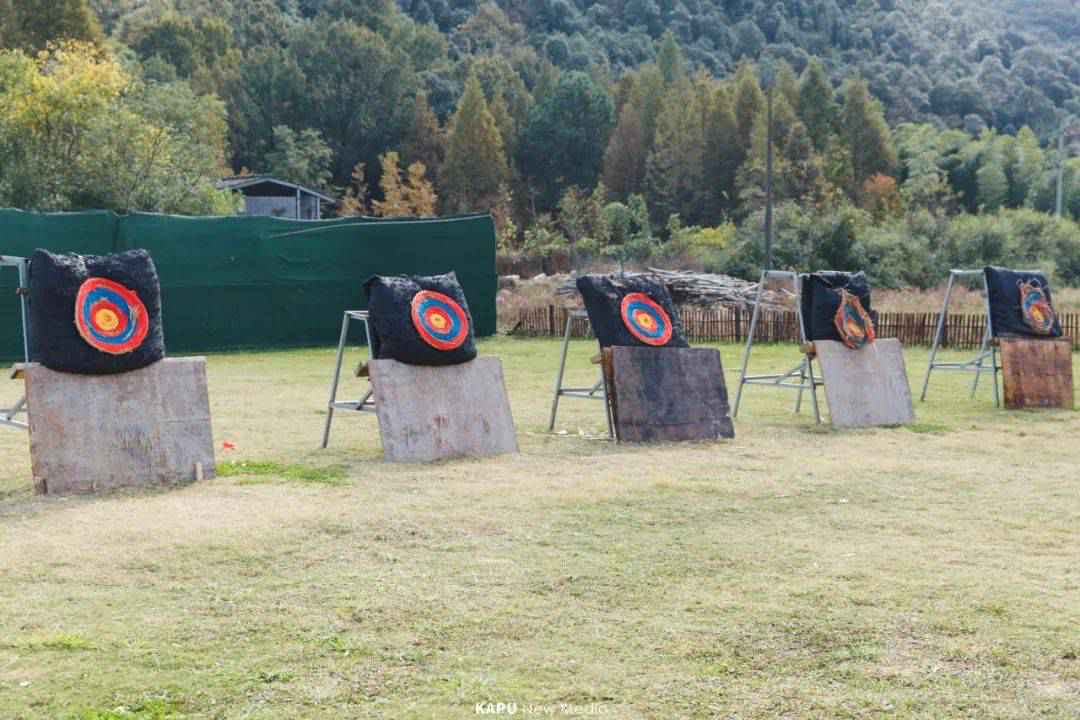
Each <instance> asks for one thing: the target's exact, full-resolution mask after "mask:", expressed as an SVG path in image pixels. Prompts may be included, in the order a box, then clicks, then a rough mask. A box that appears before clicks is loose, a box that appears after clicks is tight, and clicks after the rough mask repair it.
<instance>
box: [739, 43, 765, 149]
mask: <svg viewBox="0 0 1080 720" xmlns="http://www.w3.org/2000/svg"><path fill="white" fill-rule="evenodd" d="M764 108H765V94H764V93H762V92H761V85H760V84H759V83H758V78H757V74H756V73H755V72H754V68H753V66H752V65H750V64H749V63H743V64H742V65H740V66H739V69H738V70H737V71H736V72H735V124H736V126H737V127H738V129H739V142H741V143H742V146H743V147H745V148H749V147H750V144H751V142H753V138H754V122H755V121H756V120H757V117H758V115H759V114H760V113H761V111H762V110H763V109H764Z"/></svg>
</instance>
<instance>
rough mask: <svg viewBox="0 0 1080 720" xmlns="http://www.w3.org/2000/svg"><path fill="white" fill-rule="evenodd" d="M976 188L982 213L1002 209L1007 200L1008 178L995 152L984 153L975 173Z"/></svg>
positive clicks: (1002, 162) (998, 155)
mask: <svg viewBox="0 0 1080 720" xmlns="http://www.w3.org/2000/svg"><path fill="white" fill-rule="evenodd" d="M975 183H976V185H977V187H978V205H979V209H980V210H983V211H984V212H993V211H995V210H999V209H1000V208H1002V207H1003V206H1004V205H1005V203H1006V202H1007V201H1008V199H1009V178H1008V177H1006V175H1005V163H1004V160H1003V159H1002V157H1001V155H1000V154H999V153H998V152H996V151H991V152H988V153H986V154H985V155H984V156H983V158H982V161H981V163H980V165H979V169H978V171H977V172H976V173H975Z"/></svg>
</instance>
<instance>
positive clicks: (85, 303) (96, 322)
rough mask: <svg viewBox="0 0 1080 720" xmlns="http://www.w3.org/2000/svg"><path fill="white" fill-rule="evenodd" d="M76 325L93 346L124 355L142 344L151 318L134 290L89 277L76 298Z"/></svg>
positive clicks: (110, 352) (111, 353)
mask: <svg viewBox="0 0 1080 720" xmlns="http://www.w3.org/2000/svg"><path fill="white" fill-rule="evenodd" d="M75 327H76V328H77V329H78V331H79V335H81V336H82V339H83V340H85V341H86V342H87V343H88V344H89V345H90V346H91V347H93V348H94V349H96V350H100V351H101V352H104V353H109V354H110V355H124V354H125V353H129V352H131V351H132V350H135V349H137V348H138V347H139V346H140V345H142V343H143V340H145V339H146V334H147V333H148V332H149V331H150V318H149V317H148V316H147V313H146V306H145V305H143V303H142V300H140V299H139V296H138V295H136V294H135V292H134V291H132V290H129V289H128V288H126V287H124V286H123V285H121V284H120V283H118V282H113V281H112V280H106V279H105V278H90V279H88V280H87V281H86V282H84V283H83V284H82V285H81V286H80V287H79V294H78V295H77V296H76V297H75Z"/></svg>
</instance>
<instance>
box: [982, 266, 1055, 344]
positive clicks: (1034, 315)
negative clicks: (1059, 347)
mask: <svg viewBox="0 0 1080 720" xmlns="http://www.w3.org/2000/svg"><path fill="white" fill-rule="evenodd" d="M983 273H984V274H985V275H986V289H987V292H988V294H989V298H990V317H991V320H992V325H993V330H994V337H998V336H1000V335H1020V336H1026V337H1061V322H1060V321H1059V320H1058V316H1057V313H1056V312H1055V311H1054V303H1053V296H1052V295H1051V293H1050V283H1049V282H1048V281H1047V279H1046V276H1045V275H1043V274H1042V273H1040V272H1022V271H1019V270H1008V269H1006V268H1000V267H987V268H985V269H984V270H983Z"/></svg>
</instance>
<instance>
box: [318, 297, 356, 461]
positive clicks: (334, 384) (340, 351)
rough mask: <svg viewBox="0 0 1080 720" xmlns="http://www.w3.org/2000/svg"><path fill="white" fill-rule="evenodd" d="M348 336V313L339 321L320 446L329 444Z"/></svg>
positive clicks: (324, 447)
mask: <svg viewBox="0 0 1080 720" xmlns="http://www.w3.org/2000/svg"><path fill="white" fill-rule="evenodd" d="M348 338H349V314H348V313H345V317H344V319H343V320H342V321H341V337H340V338H338V346H337V359H336V360H335V361H334V378H333V380H331V381H330V400H328V401H327V403H326V425H325V426H324V427H323V436H322V447H323V449H324V450H325V449H326V446H327V445H329V444H330V424H331V423H332V422H334V403H335V401H336V400H337V390H338V382H339V381H340V380H341V361H342V359H343V358H344V357H345V342H346V341H347V340H348Z"/></svg>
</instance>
